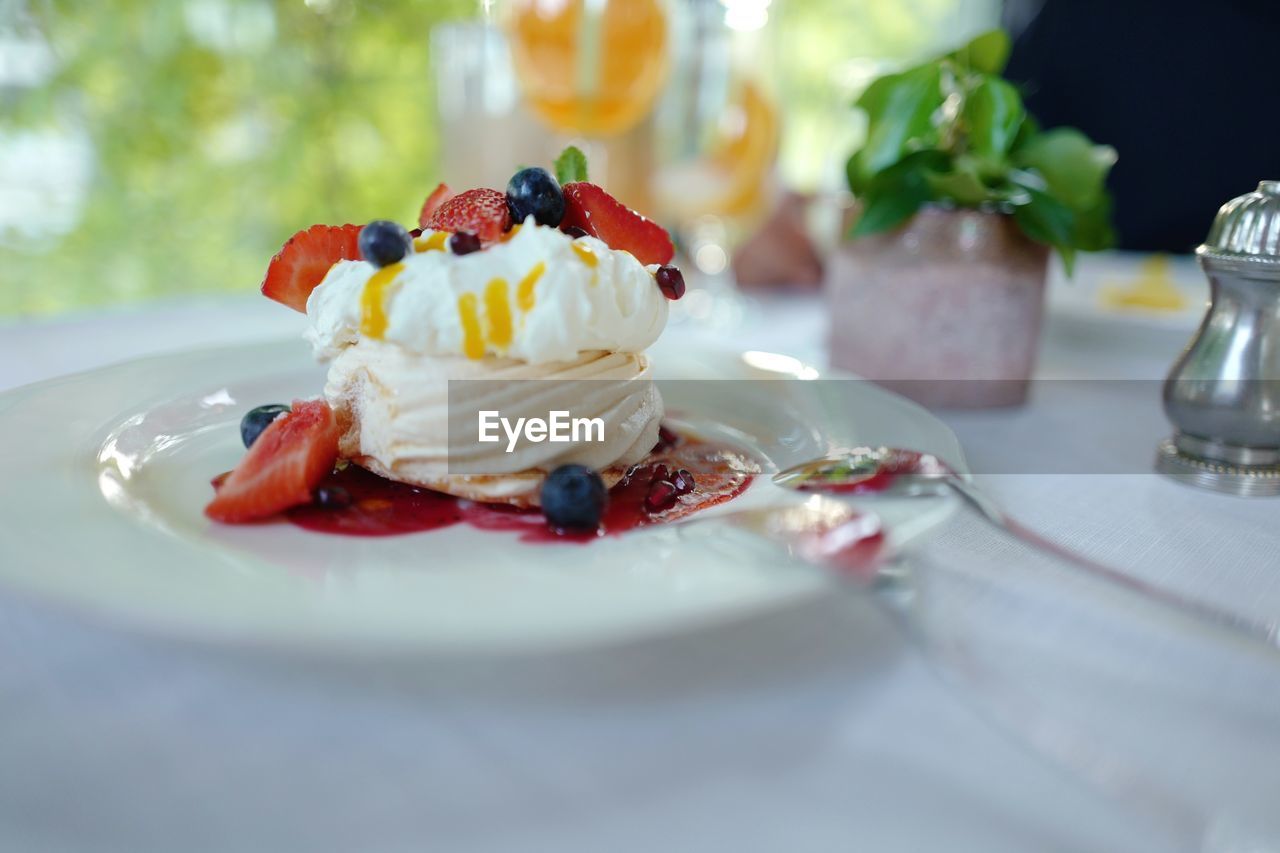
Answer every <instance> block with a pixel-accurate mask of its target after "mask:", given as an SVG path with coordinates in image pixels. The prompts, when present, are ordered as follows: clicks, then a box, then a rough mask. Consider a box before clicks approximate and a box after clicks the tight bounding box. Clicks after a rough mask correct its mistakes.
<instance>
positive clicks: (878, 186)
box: [849, 151, 950, 237]
mask: <svg viewBox="0 0 1280 853" xmlns="http://www.w3.org/2000/svg"><path fill="white" fill-rule="evenodd" d="M949 159H950V158H948V157H947V155H946V154H944V153H942V152H941V151H917V152H916V153H914V154H909V155H907V156H906V157H904V158H903V159H902V160H901V161H899V162H897V163H895V164H894V165H893V166H891V167H889V168H888V169H885V170H884V171H883V172H881V173H880V174H878V175H876V176H875V177H874V178H873V179H872V180H871V181H870V183H869V184H868V186H867V188H866V190H865V191H864V192H863V193H862V195H861V196H860V197H859V201H860V202H862V213H861V214H860V215H859V216H858V219H857V221H856V222H854V224H853V227H852V228H851V229H850V230H849V236H850V237H864V236H866V235H868V234H878V233H880V232H881V231H888V230H889V229H891V228H895V227H897V226H898V225H901V224H902V223H903V222H906V221H907V220H908V219H910V218H911V217H912V216H914V215H915V213H916V211H918V210H919V209H920V208H921V207H922V206H923V205H924V204H925V203H926V202H928V201H931V200H932V199H933V198H934V194H933V188H932V187H931V186H930V185H929V179H928V176H929V174H930V172H933V171H945V170H947V169H949V168H950V163H949Z"/></svg>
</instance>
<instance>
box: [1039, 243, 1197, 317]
mask: <svg viewBox="0 0 1280 853" xmlns="http://www.w3.org/2000/svg"><path fill="white" fill-rule="evenodd" d="M1157 257H1158V256H1156V255H1150V254H1145V253H1142V252H1101V253H1097V254H1093V253H1089V252H1082V253H1080V254H1079V255H1077V256H1076V268H1075V275H1073V276H1072V277H1071V278H1068V277H1067V274H1066V272H1065V271H1064V269H1063V267H1062V263H1061V261H1059V260H1058V259H1057V258H1056V256H1055V258H1054V262H1053V265H1052V267H1051V269H1050V274H1049V291H1048V306H1049V311H1050V313H1052V314H1053V315H1054V316H1056V317H1060V318H1063V319H1066V320H1069V321H1073V322H1077V323H1091V324H1092V323H1101V324H1106V325H1112V326H1117V327H1129V328H1147V329H1171V330H1180V331H1187V332H1190V331H1192V330H1194V329H1195V328H1196V327H1197V326H1198V325H1200V321H1201V320H1202V319H1204V312H1205V306H1206V305H1207V304H1208V301H1209V284H1208V281H1207V280H1206V279H1205V276H1204V273H1202V272H1201V271H1200V267H1199V265H1198V264H1197V263H1196V259H1195V257H1194V256H1192V255H1167V256H1164V257H1163V263H1164V264H1165V265H1166V266H1165V272H1166V273H1167V276H1168V280H1169V281H1170V282H1172V284H1173V286H1174V287H1175V288H1176V289H1177V291H1178V292H1179V293H1180V294H1182V297H1183V299H1184V301H1185V304H1184V305H1183V306H1182V307H1181V308H1178V309H1176V310H1169V309H1153V308H1142V307H1117V306H1115V305H1113V304H1111V303H1110V302H1108V301H1107V297H1106V295H1107V293H1108V292H1109V291H1111V290H1114V289H1120V290H1126V289H1129V288H1132V287H1133V286H1134V282H1135V281H1137V280H1138V279H1139V278H1140V277H1141V276H1143V275H1144V272H1147V271H1148V265H1149V264H1151V263H1152V262H1153V261H1154V260H1155V259H1157Z"/></svg>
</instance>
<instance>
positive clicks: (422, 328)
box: [307, 219, 667, 364]
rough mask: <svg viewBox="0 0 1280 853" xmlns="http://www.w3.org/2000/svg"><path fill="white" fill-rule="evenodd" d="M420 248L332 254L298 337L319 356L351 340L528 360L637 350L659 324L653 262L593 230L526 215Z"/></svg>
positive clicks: (661, 312) (661, 302) (663, 308)
mask: <svg viewBox="0 0 1280 853" xmlns="http://www.w3.org/2000/svg"><path fill="white" fill-rule="evenodd" d="M417 245H418V246H419V247H421V248H422V249H423V250H422V251H418V252H415V253H411V254H410V255H409V256H407V257H406V258H405V259H404V261H403V262H402V263H400V264H394V265H392V266H390V267H386V268H383V269H378V268H376V267H374V266H373V265H372V264H370V263H368V262H366V261H339V262H338V263H337V264H335V265H334V266H333V268H332V269H330V270H329V272H328V274H327V275H326V276H325V278H324V281H323V282H321V283H320V285H319V286H318V287H316V289H315V290H314V291H312V293H311V297H310V299H309V300H308V301H307V318H308V320H309V328H308V330H307V339H308V340H309V341H310V342H311V344H312V346H313V347H314V349H315V352H316V355H317V357H319V358H320V359H322V360H330V359H333V358H334V357H336V356H337V355H338V354H340V353H341V352H342V351H343V350H344V349H346V348H347V347H350V346H351V345H353V344H355V343H356V342H357V341H359V340H378V341H383V342H387V343H393V344H397V345H399V346H400V347H403V348H404V349H406V350H408V351H410V352H412V353H417V354H419V355H428V356H463V357H466V358H469V359H473V360H478V359H483V358H485V357H486V356H499V357H503V358H509V359H516V360H519V361H523V362H526V363H529V364H548V363H552V362H569V361H573V360H575V359H577V358H578V357H579V356H581V355H583V354H584V353H589V352H597V351H604V352H613V353H639V352H642V351H643V350H644V349H645V348H646V347H648V346H649V345H650V344H652V343H653V342H654V341H656V340H657V338H658V335H659V334H661V332H662V329H663V327H664V326H665V325H666V322H667V299H666V297H664V296H663V295H662V292H661V291H660V290H659V288H658V286H657V284H656V283H655V282H654V278H653V270H654V269H656V267H649V268H646V267H645V266H643V265H642V264H641V263H640V262H639V261H638V260H636V258H635V257H634V256H633V255H631V253H629V252H625V251H619V250H615V249H611V248H609V246H608V245H606V244H605V243H603V242H602V241H600V240H597V239H595V238H594V237H580V238H578V239H577V240H573V239H572V238H570V237H569V235H567V234H565V233H563V232H561V231H560V230H558V229H555V228H549V227H546V226H542V225H537V224H535V223H534V222H533V220H532V219H530V220H527V221H526V223H525V224H524V225H522V226H519V230H518V231H517V232H516V233H515V234H514V235H513V236H511V237H510V238H509V239H508V240H506V241H505V242H501V243H497V244H494V245H492V246H490V247H488V248H487V249H484V250H483V251H479V252H473V253H471V254H468V255H454V254H453V253H452V252H449V251H448V250H447V249H443V248H441V247H442V246H443V245H444V240H443V239H441V238H439V237H437V238H436V239H434V240H432V239H431V235H430V234H424V235H423V237H422V238H419V240H418V241H417Z"/></svg>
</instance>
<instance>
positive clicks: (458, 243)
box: [449, 231, 480, 255]
mask: <svg viewBox="0 0 1280 853" xmlns="http://www.w3.org/2000/svg"><path fill="white" fill-rule="evenodd" d="M449 251H450V252H453V253H454V254H455V255H469V254H471V253H472V252H478V251H480V238H479V237H477V236H476V235H475V234H472V233H471V232H470V231H459V232H458V233H457V234H454V235H453V236H452V237H450V238H449Z"/></svg>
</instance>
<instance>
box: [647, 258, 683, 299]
mask: <svg viewBox="0 0 1280 853" xmlns="http://www.w3.org/2000/svg"><path fill="white" fill-rule="evenodd" d="M653 277H654V279H655V280H656V281H657V282H658V289H659V290H661V291H662V295H663V296H665V297H667V298H668V299H670V300H672V301H675V300H677V299H679V298H680V297H681V296H684V276H683V275H682V274H681V273H680V270H678V269H676V268H675V267H673V266H671V264H664V265H662V266H660V267H658V271H657V272H655V273H654V274H653Z"/></svg>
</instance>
